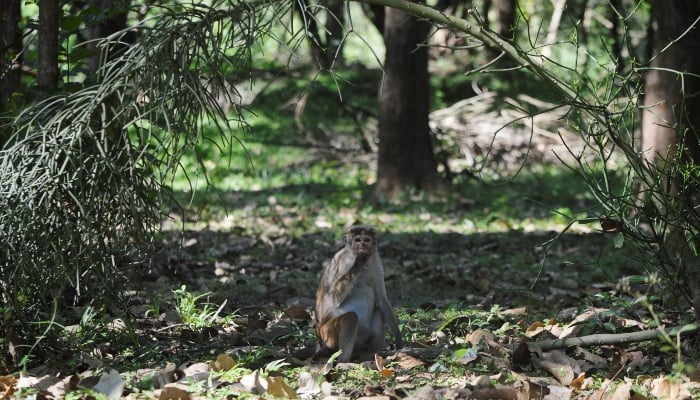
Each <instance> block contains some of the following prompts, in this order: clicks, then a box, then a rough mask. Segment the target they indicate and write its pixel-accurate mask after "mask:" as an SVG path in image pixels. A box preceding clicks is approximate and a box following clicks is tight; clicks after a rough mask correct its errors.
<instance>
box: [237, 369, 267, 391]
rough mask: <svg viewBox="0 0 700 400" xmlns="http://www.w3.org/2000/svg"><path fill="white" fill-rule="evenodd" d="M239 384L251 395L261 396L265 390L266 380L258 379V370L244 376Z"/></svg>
mask: <svg viewBox="0 0 700 400" xmlns="http://www.w3.org/2000/svg"><path fill="white" fill-rule="evenodd" d="M240 383H241V385H243V387H244V388H245V389H246V390H248V391H249V392H251V393H256V394H262V393H265V391H266V390H267V380H265V379H260V372H259V371H258V370H255V371H254V372H252V373H250V374H247V375H244V376H243V377H242V378H241V381H240Z"/></svg>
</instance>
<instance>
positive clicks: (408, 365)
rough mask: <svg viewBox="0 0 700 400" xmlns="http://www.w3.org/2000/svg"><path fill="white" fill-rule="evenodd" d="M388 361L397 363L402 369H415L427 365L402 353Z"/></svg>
mask: <svg viewBox="0 0 700 400" xmlns="http://www.w3.org/2000/svg"><path fill="white" fill-rule="evenodd" d="M388 360H389V361H391V362H393V363H396V365H397V367H399V368H400V369H413V368H416V367H420V366H421V365H425V362H423V361H422V360H420V359H418V358H416V357H413V356H412V355H410V354H406V353H402V352H398V353H396V354H394V355H393V356H391V357H389V358H388Z"/></svg>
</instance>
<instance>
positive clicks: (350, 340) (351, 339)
mask: <svg viewBox="0 0 700 400" xmlns="http://www.w3.org/2000/svg"><path fill="white" fill-rule="evenodd" d="M338 326H339V328H340V333H339V335H338V345H339V347H340V350H342V351H343V353H342V354H341V355H340V357H339V358H338V360H339V361H341V362H349V361H350V359H351V358H352V352H353V350H354V349H355V341H356V340H357V330H358V327H359V324H358V322H357V314H356V313H354V312H349V313H347V314H343V315H341V316H340V317H338Z"/></svg>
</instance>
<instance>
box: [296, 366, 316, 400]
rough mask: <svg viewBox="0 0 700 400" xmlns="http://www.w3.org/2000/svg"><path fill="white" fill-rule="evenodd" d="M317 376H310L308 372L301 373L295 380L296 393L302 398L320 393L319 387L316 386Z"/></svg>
mask: <svg viewBox="0 0 700 400" xmlns="http://www.w3.org/2000/svg"><path fill="white" fill-rule="evenodd" d="M317 377H318V375H312V374H311V373H309V372H306V371H304V372H302V373H301V374H299V378H298V379H297V393H298V394H300V395H301V396H302V397H305V398H310V397H312V396H314V395H317V394H319V393H321V387H320V386H319V385H318V381H319V380H318V379H316V378H317Z"/></svg>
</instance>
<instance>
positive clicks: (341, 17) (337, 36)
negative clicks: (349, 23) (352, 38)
mask: <svg viewBox="0 0 700 400" xmlns="http://www.w3.org/2000/svg"><path fill="white" fill-rule="evenodd" d="M325 3H326V8H327V11H326V49H325V57H324V62H325V68H328V69H330V68H331V67H338V66H339V65H342V64H343V53H342V51H341V49H340V44H341V41H342V40H343V36H344V35H345V32H343V25H344V24H345V2H344V1H343V0H326V2H325Z"/></svg>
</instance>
